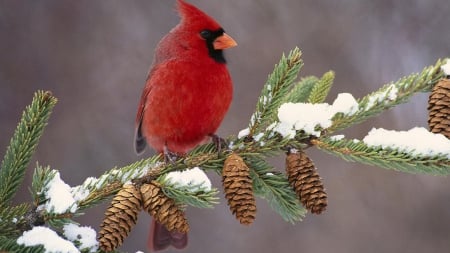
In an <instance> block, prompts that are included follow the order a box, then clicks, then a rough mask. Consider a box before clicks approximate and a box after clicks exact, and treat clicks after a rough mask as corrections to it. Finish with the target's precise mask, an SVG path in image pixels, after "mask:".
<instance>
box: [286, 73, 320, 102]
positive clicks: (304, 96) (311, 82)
mask: <svg viewBox="0 0 450 253" xmlns="http://www.w3.org/2000/svg"><path fill="white" fill-rule="evenodd" d="M318 81H319V78H317V77H315V76H307V77H303V78H302V79H301V80H300V81H299V82H297V83H296V84H295V85H294V87H293V88H292V90H291V91H289V93H288V94H287V95H286V97H285V99H284V102H283V103H287V102H291V103H306V102H308V98H309V96H310V94H311V91H312V90H313V88H314V87H315V86H316V84H317V82H318Z"/></svg>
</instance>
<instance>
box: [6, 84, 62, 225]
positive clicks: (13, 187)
mask: <svg viewBox="0 0 450 253" xmlns="http://www.w3.org/2000/svg"><path fill="white" fill-rule="evenodd" d="M56 102H57V100H56V98H55V97H53V96H52V94H51V93H50V92H49V91H38V92H36V93H35V94H34V97H33V101H32V102H31V105H30V106H27V108H26V109H25V111H24V112H23V115H22V119H21V120H20V122H19V124H18V125H17V128H16V131H15V132H14V135H13V137H12V138H11V142H10V144H9V146H8V149H7V150H6V154H5V157H4V158H3V161H2V164H1V166H0V208H1V207H2V206H5V205H8V204H9V201H10V200H11V199H12V197H13V196H14V194H15V193H16V191H17V189H18V188H19V186H20V184H21V183H22V180H23V178H24V175H25V171H26V168H27V166H28V163H29V162H30V160H31V157H32V156H33V154H34V151H35V150H36V147H37V144H38V141H39V138H40V137H41V135H42V133H43V131H44V127H45V126H46V125H47V122H48V119H49V117H50V114H51V111H52V109H53V107H54V106H55V104H56ZM0 218H1V217H0Z"/></svg>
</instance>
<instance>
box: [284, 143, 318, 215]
mask: <svg viewBox="0 0 450 253" xmlns="http://www.w3.org/2000/svg"><path fill="white" fill-rule="evenodd" d="M286 173H287V175H288V179H289V183H290V184H291V186H292V187H293V188H294V190H295V192H296V193H297V196H298V198H299V199H300V201H301V202H302V204H303V205H304V206H305V207H306V209H308V210H309V211H310V212H311V213H314V214H320V213H322V212H323V211H325V209H326V207H327V193H326V192H325V189H324V187H323V184H322V181H321V178H320V176H319V174H318V173H317V170H316V168H315V166H314V164H313V161H312V160H311V159H310V158H309V157H308V156H306V154H305V153H304V152H303V151H297V152H291V153H289V154H288V155H287V157H286Z"/></svg>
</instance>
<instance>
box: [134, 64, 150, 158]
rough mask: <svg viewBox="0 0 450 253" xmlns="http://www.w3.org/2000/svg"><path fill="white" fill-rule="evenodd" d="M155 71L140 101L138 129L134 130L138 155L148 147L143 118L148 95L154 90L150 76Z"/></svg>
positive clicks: (135, 147)
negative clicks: (143, 130)
mask: <svg viewBox="0 0 450 253" xmlns="http://www.w3.org/2000/svg"><path fill="white" fill-rule="evenodd" d="M152 72H153V69H152V70H151V71H150V73H149V74H148V77H147V84H146V85H145V87H144V90H143V91H142V95H141V100H140V101H139V107H138V111H137V115H136V127H135V130H134V151H136V153H137V154H138V155H140V154H142V153H143V152H144V149H145V147H146V146H147V142H146V140H145V136H144V135H143V134H142V129H141V127H142V118H143V117H144V111H145V104H146V101H147V97H148V94H149V93H150V91H151V90H152V85H150V84H149V83H148V81H149V80H150V75H151V74H152Z"/></svg>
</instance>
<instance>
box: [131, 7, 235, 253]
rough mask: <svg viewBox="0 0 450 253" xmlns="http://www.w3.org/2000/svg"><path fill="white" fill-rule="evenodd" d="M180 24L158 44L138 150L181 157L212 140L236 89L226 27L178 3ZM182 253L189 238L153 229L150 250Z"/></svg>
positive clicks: (139, 115)
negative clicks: (230, 69)
mask: <svg viewBox="0 0 450 253" xmlns="http://www.w3.org/2000/svg"><path fill="white" fill-rule="evenodd" d="M177 3H178V12H179V14H180V16H181V22H180V23H179V24H178V25H177V26H176V27H175V28H173V29H172V30H171V31H170V32H169V33H168V34H167V35H166V36H164V38H163V39H162V40H161V41H160V42H159V44H158V46H157V48H156V51H155V56H154V60H153V64H152V66H151V68H150V72H149V74H148V78H147V82H146V84H145V88H144V91H143V92H142V96H141V101H140V103H139V108H138V112H137V117H136V134H135V149H136V152H137V153H138V154H140V153H142V152H143V151H144V149H145V146H146V144H147V143H148V144H149V145H150V146H151V147H152V148H154V149H155V150H156V151H158V152H160V153H163V154H164V155H165V156H167V155H169V154H177V155H183V154H185V153H186V152H188V151H189V150H191V149H193V148H194V147H195V146H197V145H199V144H201V143H204V142H206V141H208V140H209V139H210V136H213V135H214V133H215V132H216V130H217V128H218V127H219V125H220V123H221V122H222V120H223V118H224V116H225V113H226V112H227V111H228V108H229V106H230V103H231V99H232V94H233V87H232V82H231V77H230V74H229V73H228V70H227V67H226V65H225V63H226V61H225V58H224V56H223V50H224V49H227V48H230V47H234V46H236V45H237V44H236V42H235V41H234V40H233V39H232V38H231V37H230V36H229V35H227V34H226V33H225V32H224V30H223V29H222V27H221V26H220V25H219V24H218V23H217V22H216V21H215V20H214V19H212V18H211V17H209V16H208V15H206V14H205V13H204V12H202V11H201V10H199V9H197V8H196V7H195V6H193V5H191V4H189V3H186V2H185V1H183V0H178V1H177ZM170 245H172V246H174V247H175V248H178V249H181V248H184V247H185V246H186V245H187V234H180V233H171V232H168V231H167V229H166V228H165V227H164V226H163V225H161V224H158V223H155V222H153V223H152V229H151V231H150V235H149V241H148V246H149V248H150V249H151V250H162V249H165V248H167V247H168V246H170Z"/></svg>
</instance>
